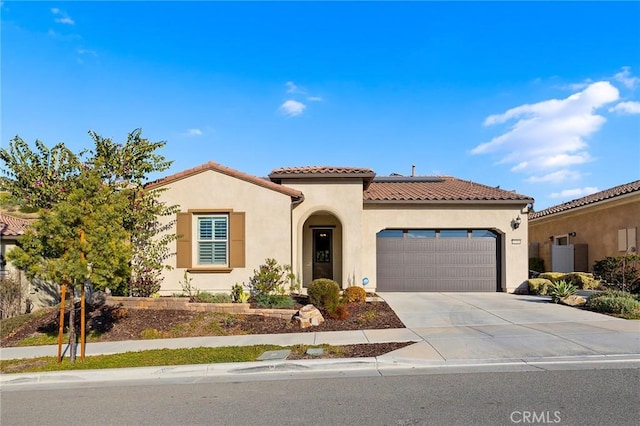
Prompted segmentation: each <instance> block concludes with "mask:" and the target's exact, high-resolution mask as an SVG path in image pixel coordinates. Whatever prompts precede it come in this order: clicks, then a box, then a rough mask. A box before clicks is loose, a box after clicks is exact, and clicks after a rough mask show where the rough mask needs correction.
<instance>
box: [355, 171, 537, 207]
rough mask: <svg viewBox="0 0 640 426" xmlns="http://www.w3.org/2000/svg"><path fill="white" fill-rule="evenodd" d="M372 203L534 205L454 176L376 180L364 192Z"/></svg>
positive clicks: (507, 192) (521, 198)
mask: <svg viewBox="0 0 640 426" xmlns="http://www.w3.org/2000/svg"><path fill="white" fill-rule="evenodd" d="M364 200H365V202H366V201H369V202H378V201H383V202H387V201H389V202H393V201H398V202H407V201H416V202H425V201H428V202H431V201H436V202H440V201H442V202H450V201H522V202H523V203H529V202H533V199H532V198H531V197H527V196H525V195H521V194H518V193H516V192H514V191H506V190H504V189H499V188H494V187H490V186H486V185H482V184H479V183H475V182H470V181H466V180H462V179H457V178H454V177H451V176H438V177H426V176H417V177H400V178H398V177H393V178H381V179H374V180H373V182H372V183H371V185H370V186H369V189H368V190H366V191H365V192H364Z"/></svg>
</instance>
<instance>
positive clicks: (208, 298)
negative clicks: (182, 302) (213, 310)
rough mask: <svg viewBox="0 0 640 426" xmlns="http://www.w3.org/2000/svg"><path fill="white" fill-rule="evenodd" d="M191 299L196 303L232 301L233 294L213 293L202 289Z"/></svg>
mask: <svg viewBox="0 0 640 426" xmlns="http://www.w3.org/2000/svg"><path fill="white" fill-rule="evenodd" d="M191 301H192V302H196V303H231V295H229V294H228V293H216V294H212V293H209V292H208V291H201V292H198V293H197V294H196V295H195V296H193V298H192V300H191Z"/></svg>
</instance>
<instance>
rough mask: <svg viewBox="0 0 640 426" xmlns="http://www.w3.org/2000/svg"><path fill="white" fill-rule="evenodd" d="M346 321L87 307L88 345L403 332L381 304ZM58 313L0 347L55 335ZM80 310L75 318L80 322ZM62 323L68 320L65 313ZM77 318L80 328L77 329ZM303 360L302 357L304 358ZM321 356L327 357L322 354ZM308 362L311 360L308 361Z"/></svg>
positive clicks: (367, 352)
mask: <svg viewBox="0 0 640 426" xmlns="http://www.w3.org/2000/svg"><path fill="white" fill-rule="evenodd" d="M348 312H349V315H348V317H347V318H346V319H343V320H338V319H332V318H330V317H329V316H328V315H327V314H326V313H325V312H323V315H324V317H325V322H324V323H322V324H320V325H319V326H315V327H310V328H307V329H300V328H298V327H296V326H295V324H294V323H293V322H292V321H288V320H284V319H278V318H270V317H263V316H258V315H231V314H223V313H215V312H193V311H184V310H152V309H125V308H122V307H120V306H111V305H102V306H99V307H96V308H89V309H88V312H87V321H86V329H87V334H88V335H89V334H91V333H92V334H93V335H94V337H91V338H90V340H89V341H90V342H108V341H121V340H133V339H142V338H145V337H147V338H148V337H150V336H152V337H156V338H171V337H196V336H230V335H244V334H277V333H308V332H316V331H342V330H363V329H385V328H404V324H403V323H402V322H401V321H400V319H398V317H397V316H396V314H395V313H394V312H393V311H392V310H391V308H389V306H388V305H387V304H386V303H385V302H383V301H380V302H367V303H361V304H350V305H348ZM58 314H59V311H58V310H57V309H48V310H47V311H46V313H45V314H43V315H41V316H39V317H36V318H34V319H33V320H32V321H31V322H29V323H27V324H25V325H24V326H22V327H20V328H19V329H17V330H15V331H14V332H12V333H11V334H10V335H8V336H5V337H3V338H2V342H0V346H2V347H10V346H17V345H18V344H19V343H20V341H22V340H23V339H25V338H27V337H30V336H33V335H37V334H48V335H53V336H57V333H58ZM79 316H80V315H79V310H78V315H76V318H79ZM65 322H68V313H67V318H66V319H65ZM79 328H80V327H79V319H78V330H79ZM407 344H408V343H376V344H363V345H348V346H344V347H343V353H341V354H340V356H341V357H360V356H378V355H381V354H384V353H386V352H389V351H391V350H395V349H398V348H399V347H402V346H406V345H407ZM305 357H306V356H302V358H305ZM324 357H330V355H328V356H324ZM309 358H312V357H309Z"/></svg>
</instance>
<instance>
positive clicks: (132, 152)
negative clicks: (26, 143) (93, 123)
mask: <svg viewBox="0 0 640 426" xmlns="http://www.w3.org/2000/svg"><path fill="white" fill-rule="evenodd" d="M89 135H90V136H91V138H92V139H93V141H94V144H95V149H94V150H93V151H89V153H91V154H92V156H91V158H90V160H89V161H88V162H87V164H88V165H90V166H91V167H93V168H94V169H96V170H97V171H98V173H100V174H101V176H102V179H103V181H104V182H105V183H106V184H107V185H109V186H110V187H111V188H112V189H114V190H117V191H120V192H122V193H123V194H124V195H125V197H126V198H127V199H128V200H130V204H129V208H126V209H124V210H123V222H124V226H125V229H126V230H127V231H128V232H129V233H130V242H131V280H130V286H129V294H130V295H132V296H143V297H146V296H150V295H152V294H153V293H156V292H157V291H158V290H160V286H161V283H162V273H161V271H162V269H163V268H166V267H167V266H165V265H164V260H166V259H167V258H168V257H169V255H170V252H169V243H170V242H171V241H172V240H173V239H175V235H173V234H166V233H164V231H166V230H168V229H169V228H170V227H171V226H172V224H173V223H172V222H170V223H168V224H165V225H162V224H161V222H160V221H159V218H161V217H163V216H168V215H171V214H174V213H175V212H176V211H177V207H176V206H166V205H165V204H163V203H160V202H158V197H159V196H160V194H161V193H162V191H164V189H156V190H151V191H147V190H145V189H144V184H145V183H146V180H147V179H148V176H149V174H151V173H157V172H163V171H165V170H167V169H168V168H169V166H170V165H171V162H170V161H167V160H166V159H165V158H164V157H163V156H162V155H159V154H157V153H156V152H157V151H158V150H159V149H161V148H163V147H164V146H165V144H166V143H165V142H152V141H150V140H149V139H145V138H143V137H142V132H141V130H140V129H136V130H134V131H133V132H131V133H129V135H128V136H127V140H126V142H125V143H124V144H119V143H115V142H113V141H112V140H111V139H110V138H103V137H102V136H100V135H98V134H97V133H95V132H93V131H91V132H89Z"/></svg>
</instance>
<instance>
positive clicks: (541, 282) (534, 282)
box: [527, 278, 553, 296]
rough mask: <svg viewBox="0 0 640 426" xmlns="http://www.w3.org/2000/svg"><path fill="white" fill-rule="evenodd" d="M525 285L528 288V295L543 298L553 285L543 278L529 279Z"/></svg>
mask: <svg viewBox="0 0 640 426" xmlns="http://www.w3.org/2000/svg"><path fill="white" fill-rule="evenodd" d="M527 285H528V286H529V293H531V294H540V295H543V296H545V295H546V294H547V292H548V291H549V287H551V286H552V285H553V283H552V282H551V281H550V280H548V279H545V278H530V279H528V280H527Z"/></svg>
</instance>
